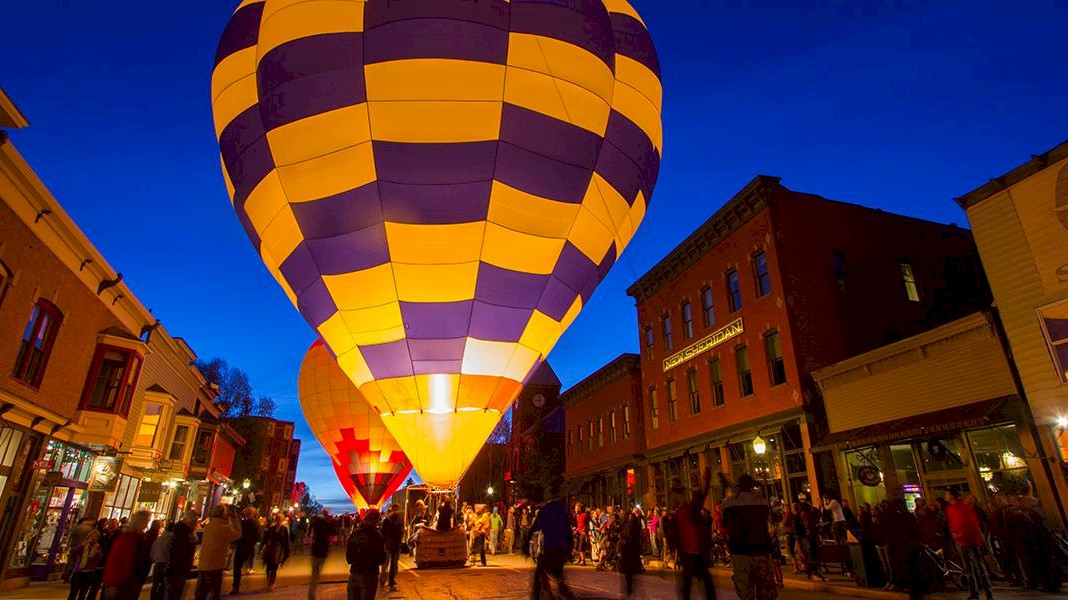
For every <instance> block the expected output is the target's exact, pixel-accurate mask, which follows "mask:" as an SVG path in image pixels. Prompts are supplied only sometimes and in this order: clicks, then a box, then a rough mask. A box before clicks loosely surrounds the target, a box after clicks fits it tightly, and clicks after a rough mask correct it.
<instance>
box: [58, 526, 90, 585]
mask: <svg viewBox="0 0 1068 600" xmlns="http://www.w3.org/2000/svg"><path fill="white" fill-rule="evenodd" d="M95 524H96V520H95V519H92V518H89V517H83V518H81V519H78V524H77V525H75V526H74V527H73V528H71V530H70V533H69V534H68V535H67V547H68V548H70V549H71V550H73V549H74V548H77V547H78V546H80V545H81V544H82V543H83V542H85V536H87V535H89V532H90V531H93V530H94V529H95V527H94V525H95ZM73 573H74V563H73V562H72V561H69V560H68V561H67V566H66V567H65V568H64V569H63V582H64V583H70V579H71V575H72V574H73Z"/></svg>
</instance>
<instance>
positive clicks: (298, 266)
mask: <svg viewBox="0 0 1068 600" xmlns="http://www.w3.org/2000/svg"><path fill="white" fill-rule="evenodd" d="M278 270H279V271H281V272H282V277H285V280H286V282H287V283H288V284H289V287H291V288H292V289H293V292H294V293H296V294H299V293H301V292H302V291H304V290H305V289H306V288H308V287H309V286H311V284H312V283H314V282H315V281H317V280H318V279H319V277H320V276H321V275H322V274H321V273H319V267H318V265H316V264H315V260H314V259H313V258H312V255H311V251H310V250H308V245H307V244H306V243H301V244H300V245H298V246H297V248H296V249H295V250H293V252H291V253H290V255H289V256H287V257H286V259H285V260H283V261H282V264H281V265H280V266H279V268H278Z"/></svg>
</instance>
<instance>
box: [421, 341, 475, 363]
mask: <svg viewBox="0 0 1068 600" xmlns="http://www.w3.org/2000/svg"><path fill="white" fill-rule="evenodd" d="M466 346H467V339H466V338H454V339H451V340H408V349H409V352H410V353H411V355H412V360H423V361H443V360H463V358H464V348H465V347H466Z"/></svg>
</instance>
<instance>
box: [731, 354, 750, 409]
mask: <svg viewBox="0 0 1068 600" xmlns="http://www.w3.org/2000/svg"><path fill="white" fill-rule="evenodd" d="M734 366H735V368H736V369H737V370H738V395H740V396H742V397H743V398H744V397H745V396H752V395H753V372H752V371H751V370H750V369H749V349H748V348H746V347H745V346H738V347H737V348H735V350H734Z"/></svg>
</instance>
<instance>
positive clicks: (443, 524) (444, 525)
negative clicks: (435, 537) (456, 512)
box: [434, 500, 453, 532]
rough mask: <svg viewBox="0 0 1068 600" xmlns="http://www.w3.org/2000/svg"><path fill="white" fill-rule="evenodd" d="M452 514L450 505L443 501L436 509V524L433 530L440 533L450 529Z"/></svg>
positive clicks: (451, 526)
mask: <svg viewBox="0 0 1068 600" xmlns="http://www.w3.org/2000/svg"><path fill="white" fill-rule="evenodd" d="M452 514H453V510H452V503H451V502H449V501H448V500H445V501H443V502H442V503H441V506H439V507H438V517H437V523H436V525H435V527H434V528H435V529H437V530H438V531H441V532H446V531H449V530H450V529H452V528H453V520H452Z"/></svg>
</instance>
